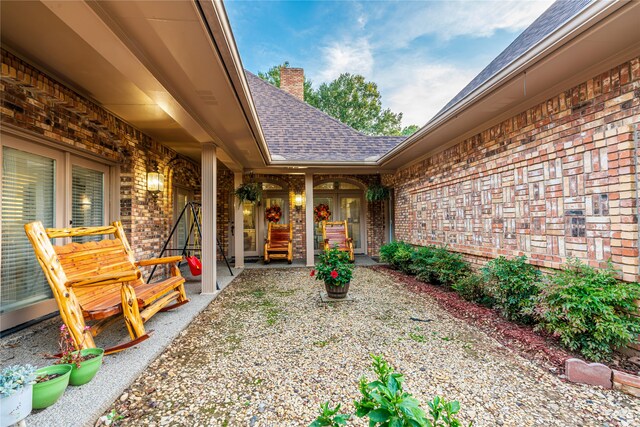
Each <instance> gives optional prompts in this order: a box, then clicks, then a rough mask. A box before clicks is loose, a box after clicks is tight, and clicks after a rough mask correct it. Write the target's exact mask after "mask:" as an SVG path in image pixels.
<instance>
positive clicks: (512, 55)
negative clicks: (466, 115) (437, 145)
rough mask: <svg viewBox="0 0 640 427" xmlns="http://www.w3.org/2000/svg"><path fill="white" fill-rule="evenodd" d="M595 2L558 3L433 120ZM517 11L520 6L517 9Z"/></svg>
mask: <svg viewBox="0 0 640 427" xmlns="http://www.w3.org/2000/svg"><path fill="white" fill-rule="evenodd" d="M592 1H593V0H571V1H567V0H557V1H556V2H555V3H553V4H552V5H551V6H549V8H548V9H547V10H545V11H544V13H543V14H542V15H540V16H539V17H538V19H536V20H535V21H533V23H532V24H531V25H529V26H528V27H527V29H526V30H524V31H523V32H522V34H520V35H519V36H518V37H517V38H516V39H515V40H514V41H513V42H512V43H511V44H510V45H509V46H507V48H506V49H505V50H503V51H502V53H500V55H498V56H497V57H496V58H495V59H494V60H493V61H491V63H490V64H489V65H487V66H486V68H485V69H484V70H482V71H481V72H480V74H478V75H477V76H476V77H475V78H474V79H473V80H471V82H470V83H469V84H468V85H467V86H465V87H464V89H462V90H461V91H460V92H459V93H458V94H457V95H456V96H454V97H453V99H452V100H451V101H449V102H448V103H447V105H445V106H444V108H443V109H442V110H440V111H439V112H438V114H436V115H435V116H434V117H433V118H434V119H435V118H436V117H438V116H440V115H441V114H443V113H444V112H445V111H447V110H449V109H451V108H452V107H453V106H454V105H455V104H457V103H458V102H459V101H461V100H462V99H463V98H465V97H466V96H467V95H469V94H470V93H471V92H473V91H474V90H475V89H477V88H478V87H479V86H481V85H482V84H483V83H484V82H486V81H487V80H489V79H490V78H491V77H493V76H494V75H496V74H497V73H499V72H500V71H502V70H503V69H504V68H505V67H507V66H508V65H509V64H511V63H512V62H513V61H515V60H516V59H518V58H519V57H521V56H522V55H523V54H524V53H526V52H527V51H528V50H529V49H531V48H532V47H534V46H535V45H536V44H538V43H539V42H540V41H542V40H544V39H545V38H546V37H547V36H549V35H551V33H553V32H554V31H555V30H556V29H558V28H559V27H560V26H561V25H563V24H565V23H566V22H567V21H569V20H570V19H571V18H573V17H574V16H575V15H576V14H577V13H578V12H580V11H581V10H582V9H584V8H585V7H586V6H587V5H588V4H589V3H591V2H592ZM516 7H517V6H516Z"/></svg>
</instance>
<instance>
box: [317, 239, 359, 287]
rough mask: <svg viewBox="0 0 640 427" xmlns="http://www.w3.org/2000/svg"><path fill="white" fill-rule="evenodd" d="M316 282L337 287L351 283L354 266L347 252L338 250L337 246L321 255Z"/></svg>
mask: <svg viewBox="0 0 640 427" xmlns="http://www.w3.org/2000/svg"><path fill="white" fill-rule="evenodd" d="M315 276H316V280H323V281H324V282H325V283H328V284H330V285H335V286H344V285H346V284H347V283H349V282H350V281H351V277H352V276H353V264H352V263H351V262H350V261H349V254H348V253H347V252H344V251H341V250H338V248H337V245H336V247H333V248H331V249H329V250H326V251H322V252H321V253H320V259H319V261H318V263H317V264H316V273H315Z"/></svg>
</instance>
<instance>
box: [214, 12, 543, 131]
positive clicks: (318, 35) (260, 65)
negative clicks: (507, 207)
mask: <svg viewBox="0 0 640 427" xmlns="http://www.w3.org/2000/svg"><path fill="white" fill-rule="evenodd" d="M551 3H553V1H552V0H531V1H522V0H520V1H518V0H499V1H491V0H482V1H478V0H476V1H465V0H458V1H237V0H236V1H233V0H230V1H226V2H225V7H226V9H227V13H228V15H229V20H230V22H231V28H232V30H233V33H234V36H235V39H236V43H237V45H238V50H239V51H240V56H241V58H242V62H243V64H244V66H245V68H247V69H248V70H249V71H252V72H254V73H257V72H258V71H266V70H268V69H269V68H270V67H271V66H273V65H276V64H281V63H283V62H284V61H289V63H290V65H291V66H292V67H301V68H304V70H305V75H306V77H307V78H308V79H310V80H311V81H312V82H313V85H314V87H318V85H319V84H320V83H322V82H327V81H331V80H333V79H335V78H336V77H338V76H339V75H340V74H341V73H345V72H349V73H358V74H362V75H364V76H365V77H366V78H367V79H368V80H372V81H374V82H376V83H377V84H378V88H379V89H380V92H381V93H382V102H383V104H384V106H385V107H389V108H391V109H392V110H393V111H394V112H402V113H403V116H404V117H403V124H404V125H408V124H417V125H420V126H422V125H424V124H425V123H426V122H427V121H428V119H430V118H431V117H432V116H433V115H434V114H435V113H437V112H438V110H440V108H442V107H443V106H444V105H445V104H446V103H447V102H448V101H449V100H450V99H451V98H453V96H455V95H456V93H458V91H460V90H461V89H462V88H463V87H464V86H465V85H466V84H467V83H468V82H469V81H470V80H471V79H472V78H473V77H475V75H476V74H477V73H479V72H480V71H481V70H482V69H483V68H484V67H485V66H486V65H487V64H488V63H489V62H490V61H491V60H492V59H493V58H494V57H495V56H496V55H498V54H499V53H500V52H501V51H502V50H503V49H504V48H505V47H507V46H508V45H509V43H511V42H512V41H513V40H514V39H515V38H516V37H517V36H518V35H519V34H520V33H521V32H522V31H523V30H524V29H525V28H526V27H527V26H528V25H529V24H531V23H532V22H533V21H534V20H535V19H536V18H537V17H538V16H539V15H540V14H541V13H542V12H543V11H544V10H545V9H546V8H547V7H549V6H550V5H551Z"/></svg>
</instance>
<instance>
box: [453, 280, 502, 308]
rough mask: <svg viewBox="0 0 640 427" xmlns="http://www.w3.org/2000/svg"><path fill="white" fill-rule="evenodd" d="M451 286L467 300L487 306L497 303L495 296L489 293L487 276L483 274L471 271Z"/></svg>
mask: <svg viewBox="0 0 640 427" xmlns="http://www.w3.org/2000/svg"><path fill="white" fill-rule="evenodd" d="M451 287H452V288H453V290H454V291H456V292H457V293H458V294H459V295H460V296H461V297H462V298H464V299H466V300H467V301H473V302H477V303H480V304H482V305H485V306H487V307H493V305H494V304H495V301H494V299H493V297H491V296H490V295H489V294H488V293H487V290H486V288H485V278H484V276H483V275H482V274H477V273H469V274H467V275H466V276H464V277H462V278H460V279H459V280H458V281H457V282H455V283H454V284H453V285H451Z"/></svg>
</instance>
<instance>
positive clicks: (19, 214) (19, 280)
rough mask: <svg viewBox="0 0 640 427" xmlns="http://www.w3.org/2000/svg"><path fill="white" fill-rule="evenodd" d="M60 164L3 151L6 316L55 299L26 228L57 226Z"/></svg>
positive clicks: (17, 152)
mask: <svg viewBox="0 0 640 427" xmlns="http://www.w3.org/2000/svg"><path fill="white" fill-rule="evenodd" d="M55 183H56V161H55V160H53V159H50V158H47V157H42V156H38V155H36V154H31V153H27V152H24V151H20V150H16V149H13V148H9V147H3V148H2V275H1V276H2V277H1V279H2V287H1V291H0V292H1V298H2V303H1V311H2V313H4V312H7V311H11V310H15V309H18V308H22V307H24V306H27V305H30V304H33V303H36V302H38V301H42V300H46V299H49V298H51V296H52V294H51V289H50V288H49V285H48V284H47V281H46V279H45V277H44V274H43V272H42V269H41V268H40V266H39V265H38V262H37V260H36V257H35V254H34V252H33V248H32V247H31V244H30V243H29V240H28V239H27V236H26V235H25V233H24V228H23V227H24V224H26V223H28V222H32V221H36V220H39V221H42V223H43V224H44V226H45V227H53V226H55V224H56V217H55V214H56V208H55V199H56V185H55Z"/></svg>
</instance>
